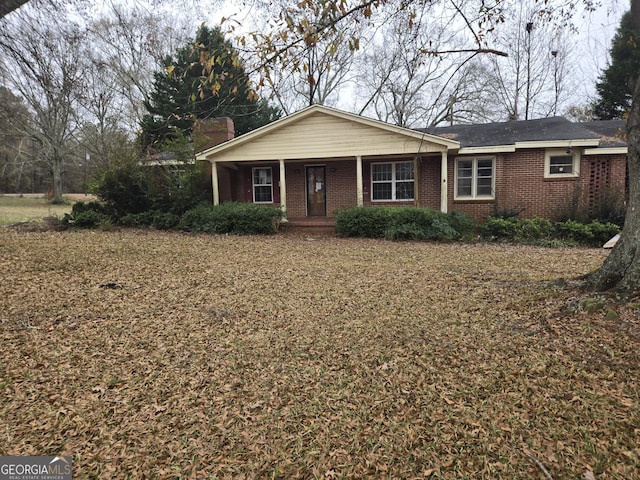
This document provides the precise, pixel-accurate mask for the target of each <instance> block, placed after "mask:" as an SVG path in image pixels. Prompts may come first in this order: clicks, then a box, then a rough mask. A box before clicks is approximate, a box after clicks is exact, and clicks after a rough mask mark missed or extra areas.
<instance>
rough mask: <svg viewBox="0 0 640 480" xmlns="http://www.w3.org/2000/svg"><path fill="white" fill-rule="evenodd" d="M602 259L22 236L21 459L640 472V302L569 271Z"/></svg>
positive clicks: (9, 342) (520, 252)
mask: <svg viewBox="0 0 640 480" xmlns="http://www.w3.org/2000/svg"><path fill="white" fill-rule="evenodd" d="M604 255H605V253H604V252H603V251H600V250H587V249H544V248H533V247H518V246H501V245H484V244H480V245H462V244H450V245H439V244H428V243H391V242H387V241H375V240H354V239H339V238H315V239H307V238H305V237H301V236H283V235H277V236H273V237H232V236H190V235H181V234H173V233H168V234H163V233H157V232H141V231H126V230H124V231H116V232H95V231H89V232H63V233H59V232H45V233H17V232H15V231H13V230H8V229H3V230H2V231H1V232H0V269H1V271H2V283H1V286H0V342H1V344H0V347H1V348H0V455H54V454H65V455H73V456H74V478H365V477H369V478H370V477H376V478H423V477H425V476H427V477H430V478H446V479H460V478H469V479H482V478H486V479H496V478H502V479H536V478H538V479H548V478H549V477H547V475H550V476H552V478H554V479H568V478H573V479H582V478H586V479H588V478H592V477H593V478H596V479H631V478H640V459H639V457H640V447H639V445H640V402H639V395H640V394H639V389H640V387H639V386H638V379H639V378H640V375H639V373H640V371H639V370H640V362H639V349H638V347H639V343H640V342H639V339H640V324H639V322H638V317H637V316H636V310H635V308H637V307H636V306H634V304H628V305H627V306H625V307H622V306H616V305H615V304H613V303H612V302H611V300H607V302H606V303H605V305H604V307H603V308H598V307H600V306H601V303H602V302H599V301H598V300H597V299H596V300H593V301H589V302H587V303H586V304H585V303H584V302H583V303H582V304H579V303H578V300H580V298H581V296H582V294H579V292H577V291H575V290H571V289H569V288H567V287H566V285H565V283H564V282H563V281H562V280H561V279H567V280H568V281H569V284H571V279H574V278H576V277H577V276H579V275H583V274H585V273H588V272H590V271H592V270H593V269H595V268H597V267H598V266H599V265H600V264H601V262H602V259H603V257H604ZM584 305H586V307H585V308H582V309H581V308H580V307H581V306H584ZM587 310H589V311H587ZM576 311H577V313H574V312H576ZM616 312H617V315H616Z"/></svg>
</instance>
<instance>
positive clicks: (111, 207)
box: [91, 159, 152, 220]
mask: <svg viewBox="0 0 640 480" xmlns="http://www.w3.org/2000/svg"><path fill="white" fill-rule="evenodd" d="M144 168H145V167H142V166H140V165H139V164H138V162H137V160H135V161H134V160H131V159H129V160H128V161H123V162H115V163H114V164H113V165H112V166H111V167H109V168H108V169H107V170H105V171H104V172H102V174H101V175H100V176H99V177H98V178H97V179H95V181H94V182H93V184H92V187H91V190H92V192H93V193H95V194H96V195H97V196H98V198H100V200H102V202H103V203H104V205H105V207H106V208H107V209H108V211H109V213H110V214H111V216H112V217H114V218H115V219H116V220H119V219H120V218H122V217H124V216H125V215H126V214H128V213H141V212H145V211H147V210H149V209H150V208H151V203H152V202H151V197H150V195H149V188H150V186H149V180H148V178H147V173H148V168H147V171H145V170H144Z"/></svg>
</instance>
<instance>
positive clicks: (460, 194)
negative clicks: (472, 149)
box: [455, 157, 495, 200]
mask: <svg viewBox="0 0 640 480" xmlns="http://www.w3.org/2000/svg"><path fill="white" fill-rule="evenodd" d="M494 191H495V159H494V158H493V157H477V158H458V159H456V191H455V198H456V199H460V200H464V199H493V198H494Z"/></svg>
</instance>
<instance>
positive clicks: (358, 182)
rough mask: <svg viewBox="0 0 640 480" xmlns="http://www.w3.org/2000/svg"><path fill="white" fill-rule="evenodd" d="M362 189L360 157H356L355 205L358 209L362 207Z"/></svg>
mask: <svg viewBox="0 0 640 480" xmlns="http://www.w3.org/2000/svg"><path fill="white" fill-rule="evenodd" d="M363 192H364V189H363V185H362V157H361V156H360V155H358V156H357V157H356V194H357V195H358V198H357V200H356V205H357V206H358V207H362V206H363V205H364V201H363V198H362V197H363V195H364V193H363Z"/></svg>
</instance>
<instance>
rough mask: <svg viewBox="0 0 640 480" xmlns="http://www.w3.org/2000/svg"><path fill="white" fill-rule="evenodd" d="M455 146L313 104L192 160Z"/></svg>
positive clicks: (431, 149)
mask: <svg viewBox="0 0 640 480" xmlns="http://www.w3.org/2000/svg"><path fill="white" fill-rule="evenodd" d="M459 147H460V143H459V142H458V141H456V140H450V139H447V138H443V137H438V136H435V135H432V134H429V133H426V132H418V131H416V130H411V129H408V128H403V127H398V126H395V125H390V124H388V123H385V122H381V121H378V120H373V119H370V118H366V117H362V116H359V115H355V114H352V113H348V112H343V111H341V110H336V109H333V108H329V107H325V106H322V105H313V106H311V107H307V108H305V109H303V110H300V111H299V112H296V113H294V114H292V115H289V116H287V117H284V118H281V119H280V120H277V121H275V122H273V123H270V124H269V125H266V126H264V127H261V128H259V129H257V130H254V131H253V132H250V133H247V134H245V135H242V136H240V137H237V138H235V139H233V140H230V141H228V142H225V143H223V144H220V145H217V146H215V147H212V148H209V149H207V150H204V151H202V152H200V153H198V154H197V155H196V159H197V160H206V161H220V162H243V161H277V160H301V159H338V158H345V157H356V156H362V157H367V156H382V155H415V154H417V153H440V152H447V151H449V150H457V149H458V148H459Z"/></svg>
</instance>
